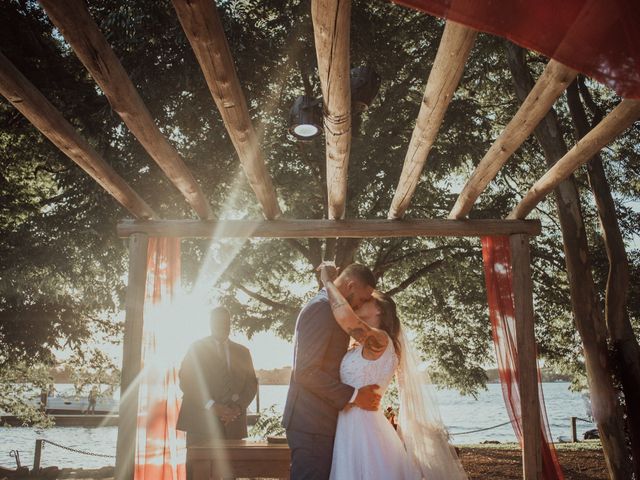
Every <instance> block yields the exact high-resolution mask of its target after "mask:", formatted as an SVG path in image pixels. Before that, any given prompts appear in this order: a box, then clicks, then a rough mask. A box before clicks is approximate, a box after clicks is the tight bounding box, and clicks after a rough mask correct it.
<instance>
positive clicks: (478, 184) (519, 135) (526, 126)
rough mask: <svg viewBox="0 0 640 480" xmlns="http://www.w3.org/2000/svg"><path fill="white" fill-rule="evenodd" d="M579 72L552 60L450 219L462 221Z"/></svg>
mask: <svg viewBox="0 0 640 480" xmlns="http://www.w3.org/2000/svg"><path fill="white" fill-rule="evenodd" d="M577 74H578V72H577V71H576V70H573V69H572V68H569V67H566V66H564V65H562V64H561V63H559V62H557V61H555V60H551V61H550V62H549V63H548V64H547V66H546V68H545V69H544V71H543V72H542V75H540V78H539V79H538V81H537V82H536V84H535V85H534V87H533V88H532V89H531V92H529V95H527V98H526V99H525V100H524V102H522V105H521V106H520V108H519V109H518V111H517V112H516V114H515V115H514V116H513V118H512V119H511V121H510V122H509V123H508V124H507V126H506V127H505V128H504V130H503V131H502V133H501V134H500V136H499V137H498V138H497V139H496V140H495V142H493V145H491V148H490V149H489V150H488V151H487V153H486V154H485V156H484V157H483V159H482V160H481V161H480V163H479V164H478V166H477V167H476V169H475V170H474V172H473V174H472V175H471V178H469V181H468V182H467V183H466V185H465V186H464V188H463V189H462V192H461V193H460V195H459V196H458V199H457V200H456V204H455V205H454V207H453V209H452V210H451V213H450V214H449V218H464V217H466V216H467V214H468V213H469V211H471V208H472V207H473V204H474V203H475V201H476V200H477V198H478V197H479V196H480V194H481V193H482V192H483V191H484V189H485V188H487V185H488V184H489V182H491V180H493V179H494V178H495V176H496V175H497V173H498V171H499V170H500V168H501V167H502V166H503V165H504V164H505V163H506V162H507V160H508V159H509V157H511V155H513V152H515V151H516V150H517V149H518V148H519V147H520V145H522V143H523V142H524V141H525V140H526V139H527V137H529V135H531V132H533V130H534V129H535V128H536V126H537V125H538V124H539V123H540V121H541V120H542V119H543V118H544V116H545V115H546V114H547V112H548V111H549V110H550V109H551V107H552V106H553V104H554V103H555V101H556V100H557V98H558V97H559V96H560V95H561V94H562V92H564V91H565V90H566V89H567V87H568V86H569V84H570V83H571V82H572V81H573V79H574V78H576V75H577Z"/></svg>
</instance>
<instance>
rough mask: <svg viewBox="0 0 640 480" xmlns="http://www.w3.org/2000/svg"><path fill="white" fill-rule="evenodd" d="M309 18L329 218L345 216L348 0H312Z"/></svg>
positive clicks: (348, 133) (348, 134) (348, 119)
mask: <svg viewBox="0 0 640 480" xmlns="http://www.w3.org/2000/svg"><path fill="white" fill-rule="evenodd" d="M311 19H312V21H313V35H314V39H315V45H316V56H317V58H318V76H319V77H320V87H321V89H322V98H323V103H324V138H325V145H326V158H327V196H328V200H329V207H328V208H329V218H331V219H334V220H335V219H340V218H344V216H345V208H346V202H347V168H348V166H349V153H350V152H351V77H350V64H349V62H350V60H349V44H350V31H351V0H312V1H311Z"/></svg>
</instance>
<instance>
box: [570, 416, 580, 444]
mask: <svg viewBox="0 0 640 480" xmlns="http://www.w3.org/2000/svg"><path fill="white" fill-rule="evenodd" d="M577 420H578V417H571V441H572V442H573V443H576V442H577V441H578V426H577Z"/></svg>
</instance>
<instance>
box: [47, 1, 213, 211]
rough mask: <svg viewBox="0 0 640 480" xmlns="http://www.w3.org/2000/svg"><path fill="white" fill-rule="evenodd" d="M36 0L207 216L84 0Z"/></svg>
mask: <svg viewBox="0 0 640 480" xmlns="http://www.w3.org/2000/svg"><path fill="white" fill-rule="evenodd" d="M39 2H40V4H41V5H42V6H43V7H44V9H45V11H46V13H47V15H48V16H49V18H50V19H51V21H52V22H53V24H54V25H55V26H56V27H58V29H59V30H60V33H62V35H63V36H64V38H65V40H66V41H67V42H68V43H69V45H70V46H71V48H73V50H74V51H75V52H76V55H77V56H78V58H79V59H80V61H81V62H82V63H83V64H84V66H85V67H86V68H87V70H89V72H90V73H91V76H92V77H93V78H94V80H95V81H96V83H97V84H98V85H99V86H100V88H101V89H102V91H103V92H104V94H105V96H106V97H107V98H108V99H109V103H110V104H111V107H112V108H113V110H115V111H116V112H117V113H118V115H120V117H121V118H122V120H123V121H124V123H125V124H126V125H127V127H128V128H129V130H131V133H133V134H134V135H135V137H136V138H137V139H138V141H139V142H140V144H141V145H142V146H143V147H144V149H145V150H146V151H147V152H148V153H149V155H151V157H152V158H153V159H154V160H155V162H156V163H157V164H158V165H159V166H160V168H161V169H162V171H163V172H164V173H165V174H166V175H167V177H168V178H169V179H170V180H171V181H172V182H173V184H174V185H175V186H176V187H177V188H178V190H180V192H181V193H182V194H183V195H184V197H185V198H186V199H187V201H188V202H189V204H190V205H191V206H192V207H193V209H194V210H195V211H196V212H197V214H198V216H200V217H201V218H210V217H211V216H212V211H211V207H210V205H209V202H208V201H207V198H206V197H205V196H204V194H203V193H202V190H201V189H200V186H199V185H198V183H197V182H196V180H195V179H194V178H193V175H192V174H191V172H190V171H189V169H188V168H187V166H186V165H185V164H184V162H183V161H182V158H181V157H180V154H179V153H178V152H177V151H176V149H175V148H174V147H173V146H171V144H170V143H169V142H168V141H167V139H166V138H165V137H164V135H162V132H160V129H159V128H158V126H157V125H156V124H155V122H154V120H153V117H152V116H151V113H150V112H149V110H148V109H147V107H146V105H145V104H144V102H143V101H142V98H141V97H140V94H139V93H138V91H137V90H136V87H135V86H134V85H133V82H132V81H131V79H130V78H129V77H128V75H127V72H125V70H124V68H123V66H122V64H121V63H120V60H118V57H116V54H115V53H114V52H113V50H112V49H111V47H110V46H109V44H108V43H107V40H106V39H105V38H104V35H102V32H100V29H99V28H98V25H96V23H95V22H94V20H93V19H92V18H91V15H89V11H88V10H87V6H86V3H85V2H84V0H65V1H64V2H61V1H58V0H39Z"/></svg>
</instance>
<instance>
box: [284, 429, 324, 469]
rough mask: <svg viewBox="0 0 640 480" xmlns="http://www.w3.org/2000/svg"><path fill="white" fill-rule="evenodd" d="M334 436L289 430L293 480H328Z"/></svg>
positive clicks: (288, 437) (288, 439) (288, 438)
mask: <svg viewBox="0 0 640 480" xmlns="http://www.w3.org/2000/svg"><path fill="white" fill-rule="evenodd" d="M333 440H334V437H333V436H329V435H318V434H316V433H306V432H299V431H297V430H287V441H288V443H289V448H290V449H291V477H290V478H291V480H328V478H329V474H330V473H331V460H332V458H333Z"/></svg>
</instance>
